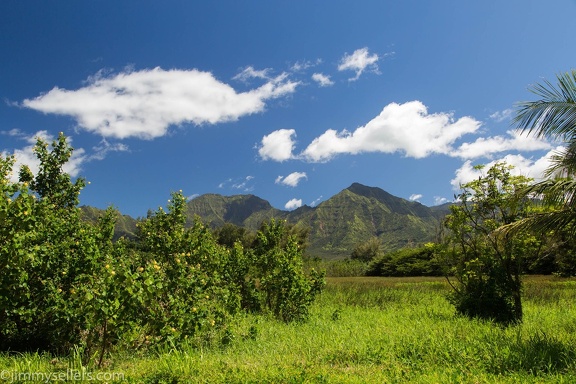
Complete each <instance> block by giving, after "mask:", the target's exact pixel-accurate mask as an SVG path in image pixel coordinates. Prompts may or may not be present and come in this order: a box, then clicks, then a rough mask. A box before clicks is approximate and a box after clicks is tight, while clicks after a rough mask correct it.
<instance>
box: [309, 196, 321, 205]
mask: <svg viewBox="0 0 576 384" xmlns="http://www.w3.org/2000/svg"><path fill="white" fill-rule="evenodd" d="M322 197H324V196H323V195H320V197H319V198H317V199H316V200H314V201H313V202H311V203H310V206H311V207H315V206H317V205H318V204H320V202H321V201H322Z"/></svg>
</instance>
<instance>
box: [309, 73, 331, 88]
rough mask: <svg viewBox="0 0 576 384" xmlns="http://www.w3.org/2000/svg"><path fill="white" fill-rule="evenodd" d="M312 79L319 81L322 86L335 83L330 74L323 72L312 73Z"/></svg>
mask: <svg viewBox="0 0 576 384" xmlns="http://www.w3.org/2000/svg"><path fill="white" fill-rule="evenodd" d="M312 80H314V81H315V82H317V83H318V85H320V86H321V87H329V86H331V85H334V82H333V81H332V80H330V76H328V75H324V74H322V73H314V74H313V75H312Z"/></svg>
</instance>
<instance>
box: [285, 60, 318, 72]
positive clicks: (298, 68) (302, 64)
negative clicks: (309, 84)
mask: <svg viewBox="0 0 576 384" xmlns="http://www.w3.org/2000/svg"><path fill="white" fill-rule="evenodd" d="M320 63H322V59H316V61H314V62H312V61H310V60H303V61H297V62H295V63H294V64H293V65H292V66H291V67H290V70H291V71H293V72H302V71H305V70H307V69H308V68H312V67H315V66H316V65H318V64H320Z"/></svg>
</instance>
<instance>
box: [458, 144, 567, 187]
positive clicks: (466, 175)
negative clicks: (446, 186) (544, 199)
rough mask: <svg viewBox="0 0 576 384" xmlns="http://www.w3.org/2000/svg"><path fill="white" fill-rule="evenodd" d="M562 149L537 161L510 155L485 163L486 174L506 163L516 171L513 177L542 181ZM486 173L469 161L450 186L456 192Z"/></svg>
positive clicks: (513, 172) (461, 168)
mask: <svg viewBox="0 0 576 384" xmlns="http://www.w3.org/2000/svg"><path fill="white" fill-rule="evenodd" d="M562 148H563V147H557V148H555V149H551V150H550V151H548V153H546V154H545V155H544V156H542V157H541V158H538V159H536V160H533V159H529V158H526V157H524V156H522V155H520V154H509V155H506V156H504V157H502V158H500V159H497V160H493V161H490V162H488V163H485V164H484V165H485V168H484V173H485V172H486V170H488V169H489V168H490V167H492V166H493V165H494V164H496V163H499V162H505V163H506V164H509V165H512V166H514V169H512V171H511V173H512V174H513V175H522V176H526V177H529V178H532V179H534V180H535V181H540V180H542V179H543V178H544V172H545V171H546V169H547V168H548V167H550V165H551V158H552V156H553V155H554V154H555V153H557V152H558V151H561V150H562ZM484 173H483V171H482V170H477V169H474V165H473V164H472V161H471V160H467V161H465V162H464V164H462V166H461V167H460V168H458V169H457V170H456V172H455V177H454V178H453V179H452V180H451V181H450V184H451V185H452V188H453V189H454V190H459V189H460V186H461V185H463V184H466V183H468V182H470V181H472V180H475V179H478V177H480V176H482V175H483V174H484Z"/></svg>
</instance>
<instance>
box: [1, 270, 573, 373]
mask: <svg viewBox="0 0 576 384" xmlns="http://www.w3.org/2000/svg"><path fill="white" fill-rule="evenodd" d="M448 292H449V286H448V285H447V283H446V281H445V280H444V279H442V278H368V277H356V278H351V277H346V278H344V277H343V278H329V279H328V284H327V286H326V289H325V292H324V293H323V294H322V295H321V296H320V298H319V299H318V300H317V302H316V303H315V305H314V307H313V309H312V315H311V318H310V320H309V321H308V322H306V323H303V324H282V323H279V322H277V321H274V320H271V319H268V318H266V317H255V316H250V315H246V316H243V317H239V318H237V320H236V322H235V323H234V324H233V325H232V326H231V328H230V329H229V330H228V331H227V332H226V334H225V337H224V338H221V336H220V335H218V337H216V336H215V338H214V339H215V341H214V342H213V343H212V344H211V345H209V346H205V347H190V348H185V349H183V350H170V349H169V348H167V349H166V350H163V351H158V352H157V353H152V354H151V353H148V354H147V355H139V354H137V353H133V352H131V351H122V352H116V354H115V355H114V356H113V357H112V359H110V360H109V361H107V365H106V366H105V367H103V368H102V369H100V370H97V369H95V368H93V367H90V366H88V367H85V366H82V364H81V363H80V361H81V359H80V358H79V357H78V356H70V357H67V358H55V357H52V356H47V355H42V354H25V355H16V356H14V355H11V356H9V355H7V354H4V355H0V369H1V370H2V372H1V374H2V377H1V379H3V380H4V381H6V382H28V381H26V379H30V378H33V377H31V376H28V377H27V376H26V375H25V374H26V373H28V374H29V375H30V374H32V373H42V374H43V375H44V376H42V377H43V378H45V377H47V375H48V374H54V376H53V377H52V378H55V377H56V376H55V375H56V374H57V373H58V372H60V373H65V372H68V374H69V375H71V376H72V377H68V378H69V379H70V380H73V379H74V377H73V375H74V374H76V375H77V376H78V375H80V376H81V375H82V372H83V374H84V378H85V381H88V379H94V378H96V375H97V374H100V376H99V377H98V378H100V379H102V380H103V381H106V380H108V381H112V382H113V381H115V380H116V381H117V382H121V381H122V380H119V379H124V380H123V381H125V382H131V383H404V382H409V383H459V382H463V383H495V382H501V383H548V382H549V383H574V382H576V308H575V303H576V280H574V279H559V278H554V277H544V276H532V277H527V278H526V279H525V289H524V313H525V319H524V322H523V324H521V325H518V326H513V327H508V328H500V327H498V326H495V325H493V324H491V323H487V322H482V321H474V320H469V319H466V318H463V317H458V316H455V314H454V309H453V307H452V306H451V305H450V304H449V303H448V301H447V300H446V294H447V293H448ZM114 374H115V375H116V376H114ZM35 378H36V379H37V378H39V377H38V376H37V377H35Z"/></svg>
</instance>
